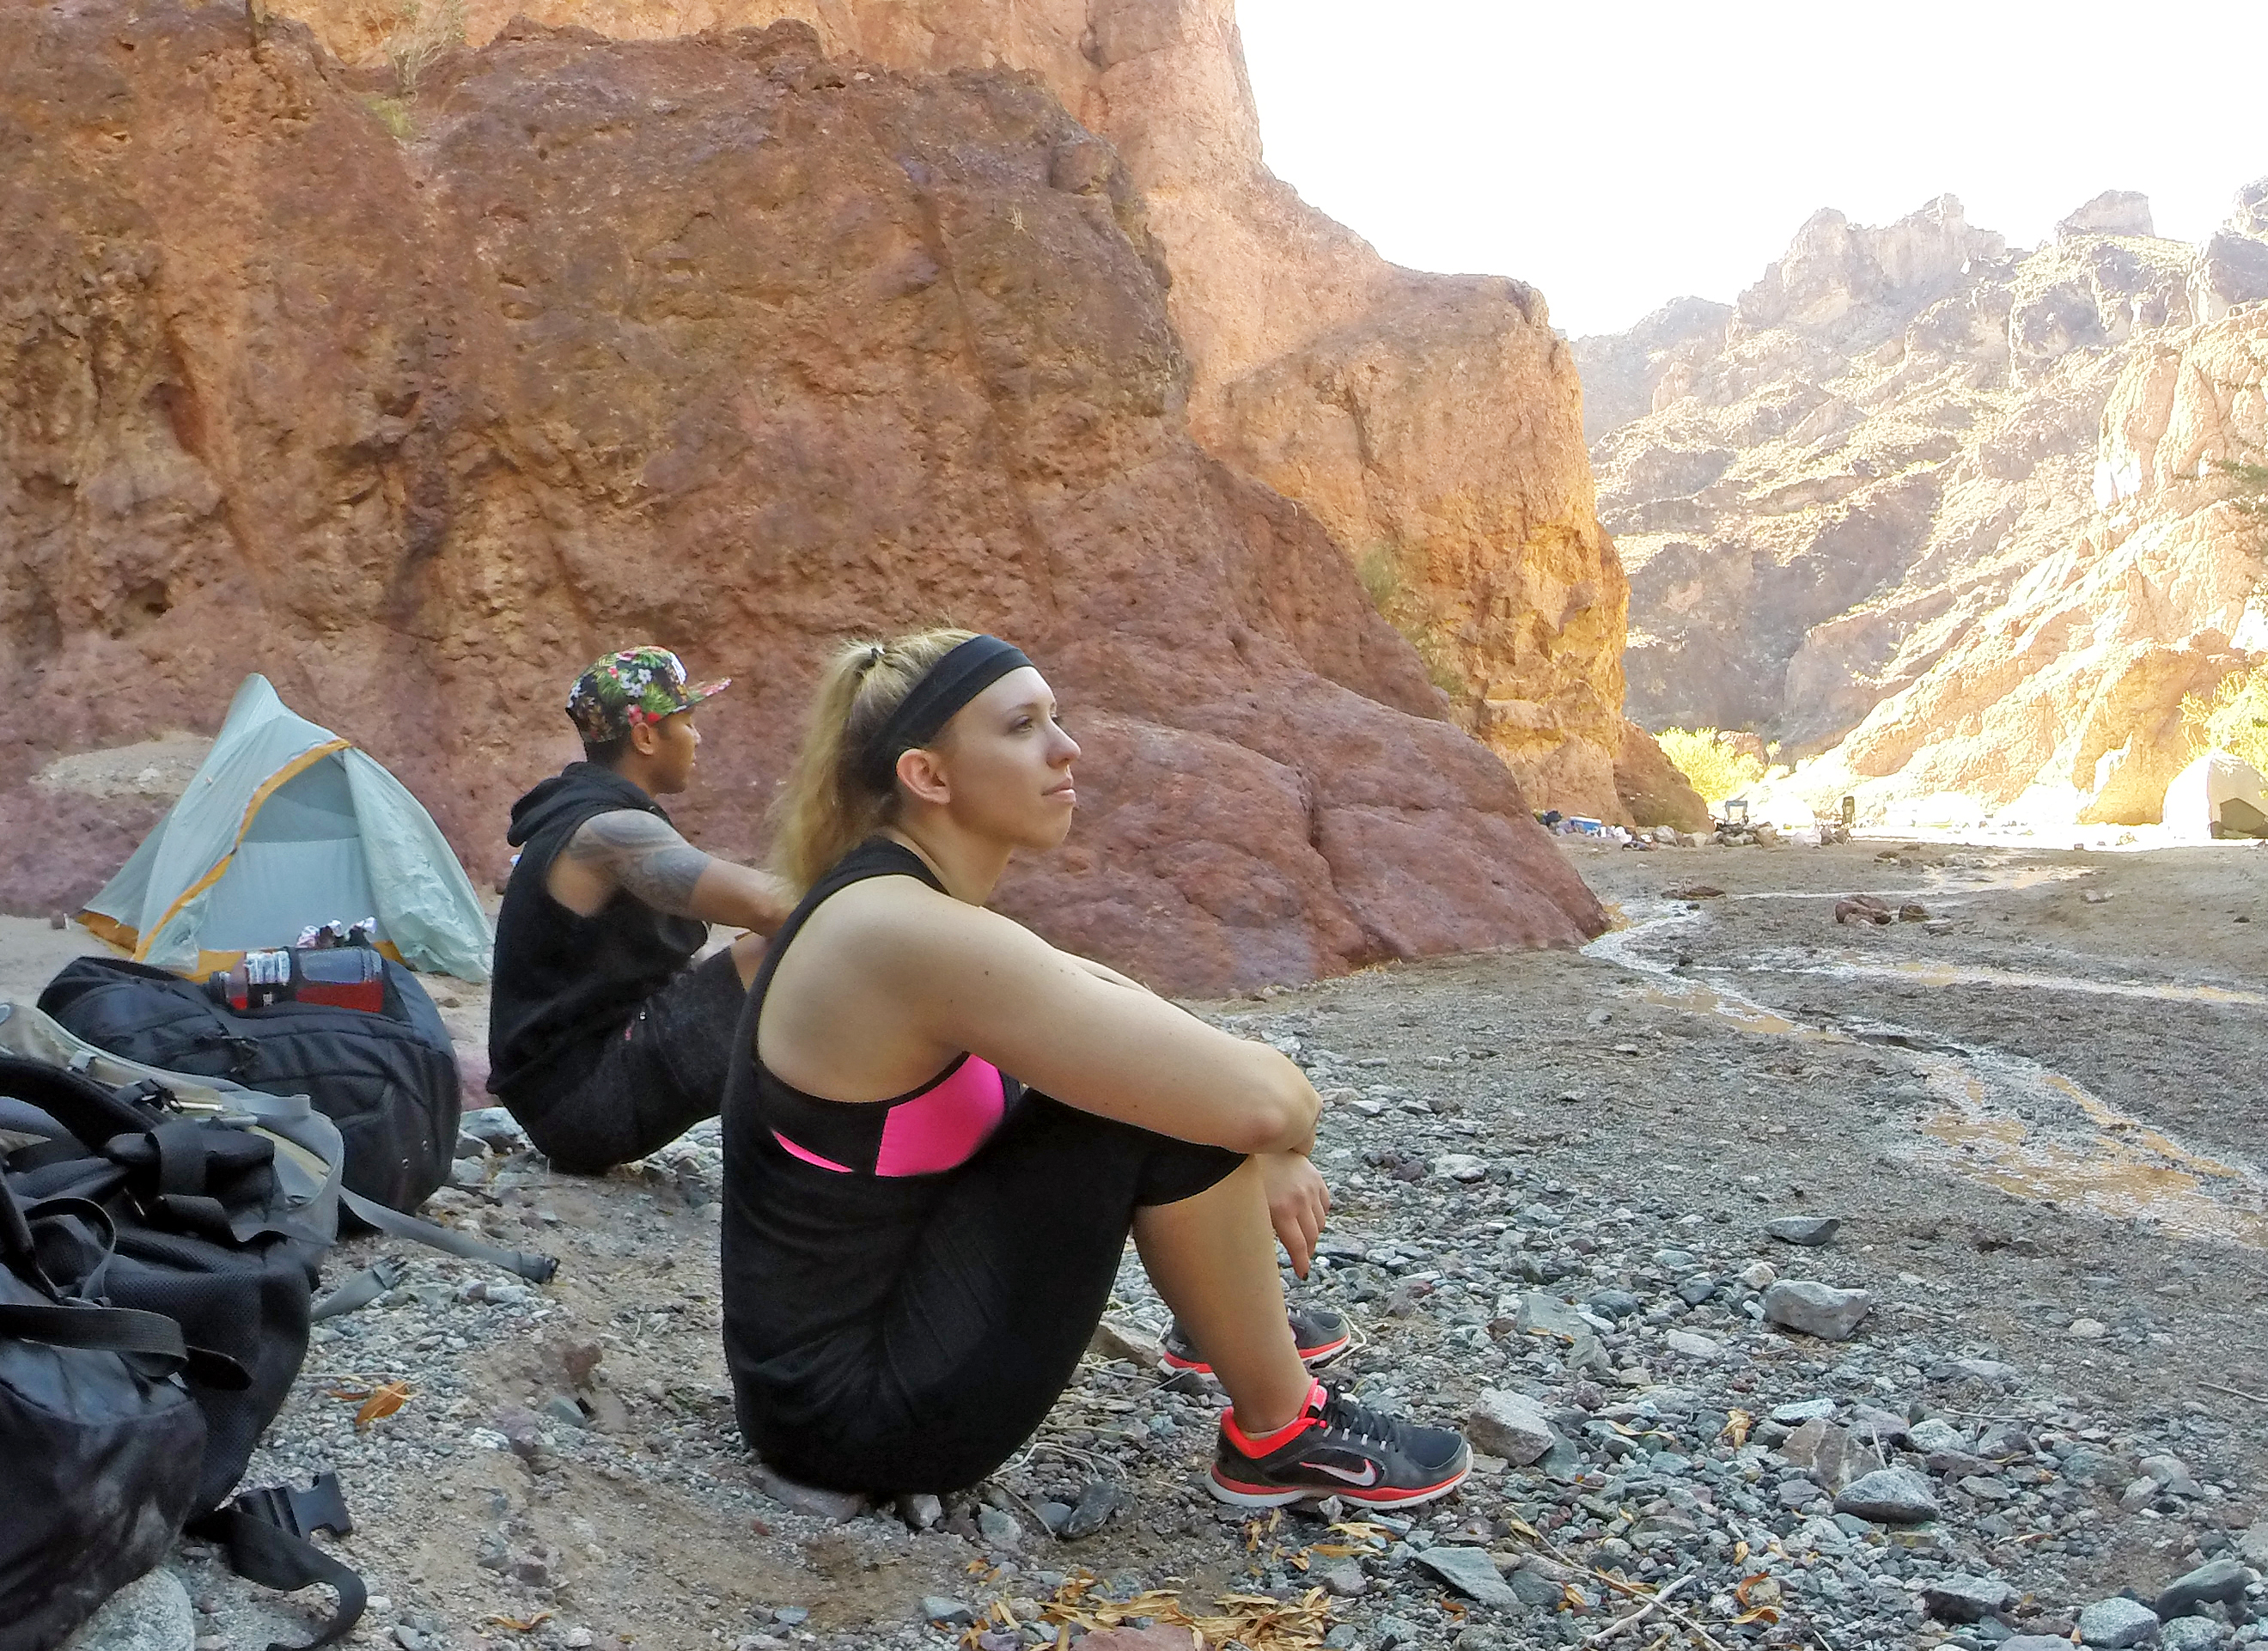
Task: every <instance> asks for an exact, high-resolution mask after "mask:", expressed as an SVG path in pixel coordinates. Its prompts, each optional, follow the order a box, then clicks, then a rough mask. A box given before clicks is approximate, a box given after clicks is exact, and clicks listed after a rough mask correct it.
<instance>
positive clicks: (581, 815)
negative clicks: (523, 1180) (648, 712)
mask: <svg viewBox="0 0 2268 1651" xmlns="http://www.w3.org/2000/svg"><path fill="white" fill-rule="evenodd" d="M622 809H635V810H637V811H639V812H641V813H644V814H653V815H656V816H657V817H659V818H660V819H662V820H664V821H666V820H667V819H668V818H669V815H668V814H667V813H666V812H665V811H664V810H663V808H662V807H661V805H660V804H659V803H657V802H656V801H654V800H653V799H652V797H649V796H648V795H647V794H646V793H645V792H644V790H643V789H641V788H640V787H639V786H637V785H633V784H632V783H631V782H630V781H629V780H626V779H624V778H622V776H621V775H619V774H617V773H615V771H614V770H611V769H608V768H602V767H600V766H599V765H598V764H597V763H570V764H569V765H568V766H567V768H566V769H565V770H564V771H563V772H561V773H559V774H557V775H555V776H554V777H553V778H549V779H547V780H545V781H544V782H543V783H542V784H541V785H538V786H536V787H535V789H534V790H533V791H531V792H528V793H527V795H526V796H525V797H522V798H521V799H520V800H519V801H518V802H517V803H514V804H513V805H512V829H511V832H510V833H509V836H508V838H507V840H508V841H510V842H511V843H512V844H513V846H515V847H516V848H518V849H519V851H520V852H519V864H518V865H516V866H513V867H512V881H510V882H509V883H507V884H506V885H505V886H504V905H503V907H502V909H501V910H499V911H498V912H497V932H496V963H495V967H494V970H493V975H494V982H495V984H494V986H493V988H492V991H491V995H490V1000H489V1089H490V1093H491V1094H494V1095H501V1096H503V1097H504V1099H505V1100H507V1101H510V1102H513V1103H514V1104H516V1105H534V1106H538V1107H540V1106H541V1104H542V1101H543V1098H544V1097H545V1096H546V1095H548V1094H549V1092H551V1091H552V1090H554V1089H555V1088H564V1087H567V1086H569V1085H571V1084H572V1083H574V1082H575V1081H576V1080H578V1079H580V1078H581V1077H582V1076H583V1074H584V1073H585V1072H588V1071H589V1070H590V1067H591V1065H592V1063H593V1061H595V1060H596V1059H597V1058H598V1056H599V1051H600V1049H601V1048H603V1047H604V1045H605V1044H606V1042H607V1040H608V1038H610V1037H613V1036H615V1035H616V1034H617V1033H619V1032H620V1031H621V1030H622V1028H623V1026H624V1025H626V1024H627V1023H628V1022H629V1021H630V1017H631V1016H632V1015H633V1014H635V1013H637V1006H638V1005H640V1004H641V1003H643V1002H644V1001H645V1000H646V999H648V998H650V997H652V995H653V994H654V993H655V992H657V991H660V990H661V989H662V988H663V987H664V986H666V985H667V984H669V983H670V981H671V980H672V979H673V978H674V977H675V976H676V975H677V973H678V971H679V970H680V969H683V968H684V967H685V966H686V965H687V964H688V963H689V962H692V961H693V956H694V954H696V952H698V951H699V950H700V949H701V947H703V945H705V944H706V943H707V941H708V939H709V925H707V924H705V923H703V922H702V921H701V920H700V919H699V918H677V917H672V916H670V915H669V914H668V913H667V912H666V911H657V910H654V909H653V908H652V906H649V905H647V904H646V903H644V902H643V901H641V900H639V899H638V898H637V896H634V895H631V894H630V893H628V892H626V891H622V890H617V891H616V892H615V896H614V898H613V899H611V900H609V901H608V903H606V904H605V905H604V906H602V907H600V909H599V910H597V911H594V912H593V913H592V914H591V915H590V916H589V917H587V918H586V917H583V916H580V915H579V914H578V913H576V912H573V911H571V910H568V909H567V908H566V907H565V906H563V905H561V904H560V903H558V901H556V900H555V899H553V898H552V896H551V891H550V890H549V888H546V887H545V886H544V880H545V878H546V877H547V876H548V875H549V873H550V870H551V862H552V861H553V860H554V859H556V858H557V856H558V853H559V851H560V850H562V849H563V848H565V847H566V846H567V841H568V839H569V838H570V837H573V836H574V835H575V833H576V832H577V831H578V830H580V829H582V826H583V824H584V822H585V821H587V820H590V819H592V818H593V817H594V816H596V815H599V814H613V813H615V812H616V811H617V810H622Z"/></svg>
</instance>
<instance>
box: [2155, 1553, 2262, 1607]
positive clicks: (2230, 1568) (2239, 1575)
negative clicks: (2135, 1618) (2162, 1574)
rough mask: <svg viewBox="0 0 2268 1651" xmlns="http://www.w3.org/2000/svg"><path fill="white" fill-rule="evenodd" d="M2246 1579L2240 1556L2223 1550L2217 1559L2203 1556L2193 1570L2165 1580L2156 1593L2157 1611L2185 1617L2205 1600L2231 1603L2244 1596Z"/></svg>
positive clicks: (2205, 1601)
mask: <svg viewBox="0 0 2268 1651" xmlns="http://www.w3.org/2000/svg"><path fill="white" fill-rule="evenodd" d="M2247 1581H2250V1578H2249V1577H2247V1576H2246V1575H2245V1574H2244V1566H2243V1564H2242V1561H2240V1560H2237V1559H2232V1558H2231V1557H2229V1556H2228V1555H2227V1554H2223V1555H2222V1556H2221V1557H2220V1559H2207V1560H2206V1561H2205V1563H2204V1564H2203V1565H2201V1566H2198V1568H2197V1569H2196V1570H2194V1571H2188V1572H2184V1573H2183V1574H2181V1575H2180V1576H2177V1577H2176V1578H2175V1579H2174V1580H2173V1581H2170V1582H2169V1583H2167V1584H2166V1586H2165V1588H2164V1590H2163V1591H2162V1592H2161V1593H2160V1594H2159V1596H2158V1602H2157V1614H2158V1615H2159V1616H2160V1617H2161V1618H2166V1619H2168V1620H2170V1619H2172V1618H2176V1617H2186V1616H2188V1615H2189V1614H2190V1613H2191V1612H2192V1611H2194V1610H2197V1608H2198V1606H2200V1605H2203V1604H2205V1603H2220V1604H2223V1605H2232V1606H2233V1605H2235V1604H2236V1603H2237V1602H2238V1601H2240V1600H2242V1598H2243V1597H2244V1585H2245V1583H2246V1582H2247Z"/></svg>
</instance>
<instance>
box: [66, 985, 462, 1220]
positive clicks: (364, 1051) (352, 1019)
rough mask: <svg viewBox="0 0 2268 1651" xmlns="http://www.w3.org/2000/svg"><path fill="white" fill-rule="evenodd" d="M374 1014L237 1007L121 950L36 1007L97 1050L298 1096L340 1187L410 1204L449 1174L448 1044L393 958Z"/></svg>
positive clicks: (452, 1100)
mask: <svg viewBox="0 0 2268 1651" xmlns="http://www.w3.org/2000/svg"><path fill="white" fill-rule="evenodd" d="M381 961H382V962H384V963H385V965H386V1006H385V1008H384V1010H383V1011H382V1012H380V1013H370V1012H368V1011H365V1010H361V1009H342V1008H336V1007H333V1006H328V1005H323V1004H312V1003H278V1004H272V1005H270V1006H268V1007H266V1008H261V1009H252V1010H246V1011H242V1012H239V1011H237V1010H234V1009H231V1008H227V1007H225V1006H223V1005H221V1004H219V1003H217V1002H215V1001H214V1000H213V999H212V998H211V997H210V995H209V994H208V993H207V992H206V991H205V989H204V987H203V985H201V984H197V983H196V982H194V981H188V980H183V979H181V978H180V977H179V976H177V975H171V974H168V973H166V971H165V970H164V969H152V968H150V967H149V966H148V965H146V964H143V963H132V962H126V961H124V960H123V959H121V958H109V957H81V958H77V959H74V960H73V961H72V962H70V963H68V964H66V965H65V966H64V968H63V971H62V972H61V973H60V974H58V975H57V976H56V977H55V978H54V979H53V980H52V981H50V982H48V987H47V990H46V991H42V992H41V993H40V1009H41V1011H42V1012H44V1013H48V1014H50V1015H52V1016H54V1017H55V1020H56V1021H58V1022H60V1023H61V1024H62V1025H63V1027H65V1028H68V1029H69V1030H70V1031H72V1032H74V1033H76V1034H77V1035H78V1036H80V1037H82V1038H85V1040H86V1041H87V1042H88V1043H92V1044H94V1045H95V1046H96V1047H98V1048H99V1049H104V1050H109V1051H110V1052H112V1053H113V1054H116V1055H122V1056H125V1057H126V1058H129V1059H130V1060H136V1061H139V1062H141V1063H142V1064H143V1065H148V1066H158V1067H163V1068H164V1069H166V1071H168V1072H186V1073H190V1074H193V1075H195V1076H197V1077H203V1078H225V1079H227V1080H231V1081H232V1082H234V1083H237V1084H240V1085H242V1086H243V1087H246V1088H247V1089H257V1090H262V1091H265V1092H267V1093H269V1094H271V1095H306V1096H308V1097H309V1098H310V1099H311V1100H313V1102H314V1104H315V1108H316V1109H317V1110H318V1111H320V1112H321V1113H322V1114H323V1115H324V1116H325V1117H328V1118H329V1119H330V1120H331V1121H332V1122H333V1123H334V1124H337V1125H338V1130H339V1133H340V1135H341V1136H342V1137H343V1138H344V1139H345V1142H346V1169H345V1183H346V1186H347V1189H348V1190H350V1191H351V1192H355V1193H358V1194H360V1195H361V1196H362V1197H363V1198H368V1199H370V1200H372V1202H374V1203H378V1204H383V1205H387V1206H388V1207H390V1208H392V1209H396V1210H404V1211H408V1210H415V1209H416V1208H417V1206H418V1205H421V1204H423V1202H424V1201H425V1200H426V1198H429V1197H431V1194H432V1192H433V1190H434V1189H435V1188H436V1187H438V1186H439V1185H440V1184H441V1182H442V1180H443V1178H444V1177H445V1176H447V1174H448V1172H449V1161H450V1159H451V1158H452V1157H453V1154H454V1153H455V1150H456V1145H457V1125H458V1122H459V1118H460V1106H461V1104H462V1102H461V1100H460V1093H461V1092H460V1084H459V1079H458V1074H457V1056H456V1050H454V1048H453V1046H452V1045H451V1043H450V1042H449V1031H448V1028H446V1026H444V1025H443V1024H442V1021H441V1012H440V1011H439V1010H438V1009H437V1008H436V1007H435V1006H434V1005H433V999H431V998H430V997H428V996H427V995H426V992H425V988H424V987H423V986H422V985H420V984H418V981H417V977H416V976H415V975H413V974H412V973H410V972H409V969H405V968H403V967H402V966H401V964H400V963H397V962H394V961H393V960H392V959H391V958H387V959H383V960H381Z"/></svg>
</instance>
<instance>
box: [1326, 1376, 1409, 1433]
mask: <svg viewBox="0 0 2268 1651" xmlns="http://www.w3.org/2000/svg"><path fill="white" fill-rule="evenodd" d="M1323 1396H1324V1397H1323V1413H1322V1423H1323V1426H1326V1427H1328V1428H1331V1429H1333V1430H1335V1431H1337V1432H1339V1433H1344V1434H1351V1435H1353V1437H1354V1438H1355V1440H1356V1441H1358V1442H1359V1443H1362V1444H1372V1445H1384V1446H1387V1447H1389V1448H1390V1447H1392V1446H1393V1445H1394V1444H1395V1442H1396V1441H1397V1440H1398V1438H1399V1436H1400V1434H1401V1431H1402V1430H1401V1427H1400V1426H1399V1424H1398V1423H1397V1422H1396V1421H1395V1419H1394V1418H1393V1417H1391V1416H1387V1415H1383V1414H1381V1412H1379V1411H1374V1410H1372V1409H1371V1408H1370V1407H1369V1406H1368V1405H1366V1404H1360V1403H1359V1402H1358V1401H1356V1400H1354V1399H1351V1398H1350V1397H1347V1396H1346V1395H1345V1394H1344V1393H1342V1392H1340V1391H1338V1390H1337V1389H1335V1388H1328V1387H1327V1388H1325V1389H1323Z"/></svg>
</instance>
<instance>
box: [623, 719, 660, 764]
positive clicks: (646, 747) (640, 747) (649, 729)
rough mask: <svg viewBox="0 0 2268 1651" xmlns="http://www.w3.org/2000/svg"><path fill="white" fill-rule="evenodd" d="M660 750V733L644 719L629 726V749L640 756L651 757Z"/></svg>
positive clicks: (636, 720) (634, 721)
mask: <svg viewBox="0 0 2268 1651" xmlns="http://www.w3.org/2000/svg"><path fill="white" fill-rule="evenodd" d="M660 748H661V731H660V730H659V728H658V727H656V726H654V724H653V723H652V722H651V721H649V720H648V719H645V718H644V717H639V718H637V719H634V720H633V721H632V722H631V724H630V749H631V750H633V751H636V752H637V754H638V755H640V756H652V755H653V754H654V753H655V752H656V751H658V750H659V749H660Z"/></svg>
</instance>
